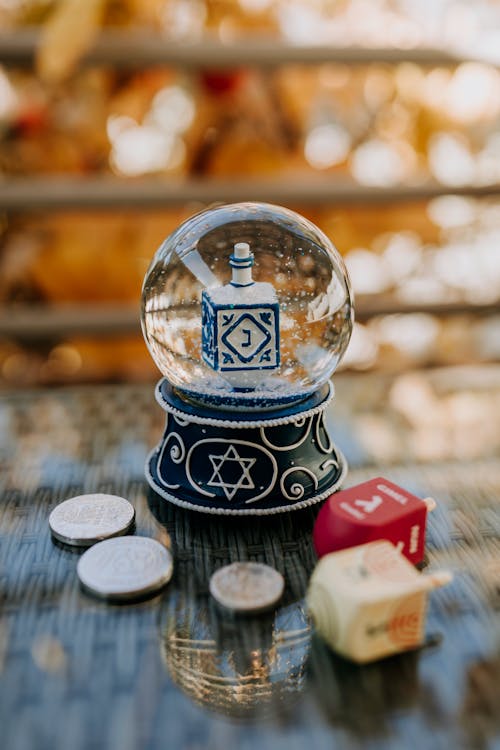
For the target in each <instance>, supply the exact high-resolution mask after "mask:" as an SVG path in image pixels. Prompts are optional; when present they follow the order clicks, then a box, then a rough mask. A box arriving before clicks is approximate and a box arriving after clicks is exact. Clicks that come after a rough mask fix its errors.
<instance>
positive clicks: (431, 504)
mask: <svg viewBox="0 0 500 750" xmlns="http://www.w3.org/2000/svg"><path fill="white" fill-rule="evenodd" d="M422 502H423V503H425V505H426V506H427V513H432V511H433V510H436V507H437V503H436V501H435V500H434V498H433V497H424V499H423V500H422Z"/></svg>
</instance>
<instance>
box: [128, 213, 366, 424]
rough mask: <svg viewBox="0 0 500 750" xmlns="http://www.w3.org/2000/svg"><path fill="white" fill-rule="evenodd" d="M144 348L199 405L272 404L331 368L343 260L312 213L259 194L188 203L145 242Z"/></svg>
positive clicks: (349, 314)
mask: <svg viewBox="0 0 500 750" xmlns="http://www.w3.org/2000/svg"><path fill="white" fill-rule="evenodd" d="M141 323H142V328H143V333H144V338H145V340H146V343H147V345H148V348H149V351H150V353H151V355H152V357H153V359H154V361H155V363H156V365H157V366H158V368H159V370H160V371H161V373H162V374H163V375H164V376H165V378H166V379H167V381H168V382H169V383H170V384H171V386H172V387H173V388H174V390H175V392H176V393H178V394H179V395H180V397H181V398H183V399H184V400H186V401H187V402H189V403H192V404H198V405H200V406H202V407H204V408H206V407H208V408H215V409H217V408H219V409H220V408H223V409H228V410H235V411H242V410H245V411H246V410H248V409H253V410H262V411H265V410H275V409H279V408H281V407H285V406H290V405H292V404H294V403H299V402H301V401H303V400H305V399H307V398H308V397H309V396H311V394H313V393H314V392H316V391H318V389H320V388H321V387H322V386H324V385H325V383H327V381H328V380H329V378H330V377H331V375H332V374H333V373H334V372H335V370H336V368H337V366H338V364H339V362H340V360H341V358H342V356H343V354H344V352H345V350H346V348H347V345H348V343H349V339H350V336H351V331H352V324H353V301H352V294H351V290H350V284H349V279H348V275H347V270H346V268H345V265H344V262H343V260H342V258H341V256H340V255H339V253H338V252H337V250H336V249H335V247H334V246H333V244H332V242H331V241H330V240H329V239H328V237H326V236H325V235H324V234H323V233H322V232H321V231H320V230H319V229H318V228H317V227H316V226H315V225H314V224H312V223H311V222H310V221H308V220H306V219H305V218H303V217H302V216H300V215H299V214H297V213H295V212H293V211H290V210H288V209H285V208H282V207H279V206H274V205H269V204H265V203H237V204H230V205H221V206H217V207H215V208H211V209H208V210H205V211H202V212H201V213H198V214H196V215H195V216H193V217H191V218H190V219H188V220H187V221H185V222H184V223H183V224H182V225H181V226H180V227H178V229H177V230H175V231H174V232H173V233H172V234H171V235H170V236H169V237H167V239H166V240H165V241H164V243H163V244H162V245H161V247H160V248H159V249H158V251H157V252H156V254H155V256H154V258H153V260H152V262H151V265H150V267H149V270H148V272H147V274H146V277H145V280H144V286H143V291H142V305H141Z"/></svg>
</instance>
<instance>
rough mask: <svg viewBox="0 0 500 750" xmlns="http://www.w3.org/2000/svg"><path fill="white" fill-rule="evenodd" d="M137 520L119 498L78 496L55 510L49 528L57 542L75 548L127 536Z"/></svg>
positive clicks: (96, 495) (51, 515) (123, 500)
mask: <svg viewBox="0 0 500 750" xmlns="http://www.w3.org/2000/svg"><path fill="white" fill-rule="evenodd" d="M134 517H135V511H134V508H133V506H132V505H131V504H130V503H129V501H128V500H125V498H123V497H117V496H116V495H103V494H95V495H79V496H78V497H71V498H70V499H69V500H65V501H64V502H63V503H60V505H58V506H57V508H54V510H53V511H52V513H51V514H50V516H49V526H50V530H51V532H52V534H53V535H54V536H55V538H56V539H59V540H60V541H61V542H65V543H66V544H72V545H74V546H76V547H90V546H91V545H92V544H95V543H96V542H100V541H101V540H103V539H108V538H109V537H112V536H120V535H121V534H126V533H127V531H128V530H129V529H130V526H131V525H132V523H133V521H134Z"/></svg>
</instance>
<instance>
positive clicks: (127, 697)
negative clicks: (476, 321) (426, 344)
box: [0, 366, 500, 750]
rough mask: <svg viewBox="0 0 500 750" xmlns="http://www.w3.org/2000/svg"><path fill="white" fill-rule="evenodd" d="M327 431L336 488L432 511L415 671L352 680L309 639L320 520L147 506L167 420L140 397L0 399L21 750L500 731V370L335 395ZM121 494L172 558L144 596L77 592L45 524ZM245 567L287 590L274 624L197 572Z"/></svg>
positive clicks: (412, 378) (412, 740)
mask: <svg viewBox="0 0 500 750" xmlns="http://www.w3.org/2000/svg"><path fill="white" fill-rule="evenodd" d="M336 389H337V399H336V403H335V405H334V407H333V408H332V410H331V412H330V415H329V419H330V421H331V426H332V430H333V433H334V438H335V440H336V441H337V442H338V444H339V445H340V446H341V447H342V450H343V451H344V452H345V454H346V456H347V458H348V460H349V463H350V467H351V469H350V473H349V475H348V480H347V484H348V485H350V484H354V483H356V482H358V481H363V480H364V479H367V478H370V477H372V476H376V475H383V476H386V477H387V478H389V479H392V480H393V481H395V482H398V483H400V484H402V485H403V486H405V487H407V488H408V489H409V490H411V491H413V492H416V493H417V494H420V495H421V496H424V495H432V496H434V497H435V498H436V500H437V501H438V508H437V509H436V511H435V512H434V513H433V514H432V515H431V516H430V518H429V527H428V534H427V560H426V564H427V566H428V568H429V569H432V568H434V567H435V568H438V567H447V568H450V569H451V570H452V571H453V572H454V574H455V578H454V581H453V583H452V584H451V585H450V586H449V587H447V588H445V589H442V590H439V591H436V592H434V593H433V595H432V597H431V601H430V609H429V616H428V623H427V634H428V639H427V643H426V645H425V647H424V648H422V649H421V650H420V651H418V652H413V653H406V654H402V655H400V656H396V657H393V658H391V659H386V660H384V661H381V662H378V663H375V664H372V665H366V666H357V665H353V664H350V663H349V662H347V661H345V660H343V659H341V658H339V657H336V656H335V655H334V654H333V653H332V652H331V651H330V650H329V649H328V648H327V646H326V645H325V644H324V643H323V642H322V641H321V639H320V638H318V636H316V635H315V634H314V633H313V631H312V629H311V627H310V623H309V620H308V617H307V612H306V609H305V604H304V597H305V592H306V589H307V581H308V578H309V575H310V573H311V571H312V568H313V567H314V564H315V555H314V551H313V549H312V545H311V537H310V532H311V528H312V524H313V523H314V519H315V516H316V513H317V509H309V510H308V511H301V512H297V513H290V514H284V515H280V516H276V517H271V518H268V519H265V518H258V519H253V520H252V519H244V520H238V519H227V518H225V519H217V518H207V517H205V516H203V515H202V514H197V513H188V512H185V511H182V510H181V509H178V508H175V507H174V506H170V505H169V504H167V503H165V502H164V501H162V500H161V499H159V498H158V497H157V496H155V495H154V494H153V493H152V492H150V491H148V490H147V486H146V483H145V481H144V478H143V462H144V459H145V456H146V453H147V451H148V449H149V448H150V447H151V446H152V445H153V444H154V443H155V442H156V441H157V439H158V437H159V435H160V433H161V430H162V420H163V414H162V413H161V410H160V409H159V408H158V407H157V405H156V404H155V403H154V398H153V389H152V388H149V387H146V386H103V387H83V388H70V389H59V390H50V391H49V390H45V391H33V392H27V393H20V392H17V393H15V394H11V395H8V394H7V395H5V396H4V397H3V398H2V399H1V401H0V424H1V425H2V429H1V431H0V470H1V471H0V482H1V487H2V495H1V504H0V693H1V700H0V726H1V727H2V734H3V735H4V739H5V743H6V744H5V747H6V748H8V750H17V749H18V748H19V749H20V750H21V748H37V750H38V749H39V748H40V749H41V750H45V748H47V750H57V749H58V748H63V747H64V748H67V747H71V748H88V747H106V748H113V749H114V748H124V747H126V748H163V747H172V748H176V749H177V748H179V750H184V749H186V750H187V748H190V749H194V748H210V750H212V749H213V750H216V749H217V750H219V749H220V748H224V747H228V748H232V747H238V748H253V747H259V748H264V749H267V748H269V749H270V748H272V749H273V750H274V749H275V748H285V747H286V748H288V747H290V748H293V747H304V746H306V747H308V748H309V747H310V748H311V749H313V750H314V749H315V748H319V749H322V748H329V747H333V746H335V747H337V746H338V747H350V748H352V747H359V746H363V747H365V746H366V747H384V748H398V749H399V748H401V747H406V746H408V747H429V748H433V747H441V746H445V745H446V746H449V747H453V748H459V747H477V748H487V747H489V746H490V743H493V742H495V739H498V733H499V731H500V727H499V723H498V715H497V713H498V712H497V702H498V694H499V692H498V691H499V687H500V663H499V658H500V657H499V646H500V638H499V620H498V609H499V590H500V555H499V551H500V545H499V533H498V532H499V526H498V510H497V507H498V506H497V502H498V501H497V498H498V497H499V488H500V468H499V465H498V463H497V456H498V452H499V447H500V426H499V420H498V412H499V409H498V407H499V404H500V368H498V367H494V366H492V367H488V368H486V367H482V368H479V369H477V368H474V369H462V368H460V369H459V368H454V369H448V370H440V371H429V372H413V373H406V374H404V375H400V376H398V377H396V378H388V377H384V376H377V375H371V374H370V375H359V376H356V377H353V376H350V377H346V376H340V377H338V378H337V379H336ZM95 491H101V492H110V493H114V494H119V495H123V496H125V497H128V498H129V499H130V500H131V501H132V502H133V504H134V505H135V508H136V512H137V529H136V533H137V534H143V535H150V536H154V537H156V538H158V539H160V540H161V541H163V542H165V543H166V544H168V545H169V546H170V548H171V549H172V552H173V554H174V559H175V573H174V577H173V579H172V581H171V582H170V584H169V586H168V587H167V588H166V589H165V591H164V592H162V593H161V594H160V595H159V596H157V597H155V598H154V599H152V600H150V601H146V602H141V603H137V604H133V605H125V606H118V605H109V604H106V603H105V602H100V601H97V600H94V599H92V598H90V597H89V596H87V595H85V594H84V593H82V592H81V591H80V589H79V586H78V581H77V578H76V562H77V560H78V555H79V554H80V553H79V552H78V551H77V552H75V551H73V550H71V549H70V548H67V547H65V546H64V545H56V544H54V543H53V542H52V540H51V538H50V535H49V530H48V525H47V518H48V515H49V512H50V510H51V509H52V508H53V507H54V506H55V505H56V504H57V503H58V502H60V501H61V500H63V499H65V498H67V497H69V496H71V495H77V494H81V493H83V492H95ZM245 559H250V560H256V561H260V562H266V563H268V564H271V565H273V566H275V567H276V568H277V569H278V570H280V571H281V572H282V573H283V575H284V576H285V580H286V589H285V593H284V597H283V599H282V601H281V602H280V604H279V606H278V607H277V609H276V611H275V612H271V613H268V614H266V615H263V616H260V617H257V616H251V617H245V618H242V617H235V616H232V615H231V614H230V613H227V612H225V611H223V610H222V609H220V608H219V607H218V606H217V605H216V604H215V602H214V601H213V600H212V599H211V597H210V595H209V591H208V581H209V577H210V575H211V573H212V572H213V571H214V570H215V569H217V568H218V567H221V566H222V565H224V564H226V563H228V562H230V561H234V560H245Z"/></svg>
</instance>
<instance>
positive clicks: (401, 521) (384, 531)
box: [313, 477, 436, 565]
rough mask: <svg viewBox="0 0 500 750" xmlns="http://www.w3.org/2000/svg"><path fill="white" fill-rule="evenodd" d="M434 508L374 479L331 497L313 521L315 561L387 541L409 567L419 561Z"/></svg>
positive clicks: (406, 491)
mask: <svg viewBox="0 0 500 750" xmlns="http://www.w3.org/2000/svg"><path fill="white" fill-rule="evenodd" d="M435 506H436V503H435V501H434V500H433V499H432V498H430V497H427V498H424V499H420V498H419V497H417V496H416V495H413V494H412V493H411V492H408V490H406V489H404V488H403V487H400V486H399V485H397V484H394V483H393V482H390V481H389V480H388V479H384V478H383V477H377V478H375V479H371V480H370V481H369V482H363V483H362V484H357V485H355V486H354V487H349V488H348V489H346V490H342V491H341V492H337V493H336V494H335V495H332V497H330V498H329V499H328V500H327V501H326V503H325V504H324V505H323V507H322V508H321V510H320V512H319V513H318V517H317V519H316V522H315V525H314V530H313V539H314V546H315V549H316V552H317V554H318V557H322V556H323V555H326V554H328V553H330V552H336V551H338V550H341V549H346V548H347V547H355V546H357V545H359V544H364V543H366V542H373V541H376V540H378V539H387V540H388V541H390V542H392V543H393V544H394V545H395V546H396V547H397V548H398V549H399V551H400V552H401V553H402V554H403V555H404V556H405V557H406V558H408V560H410V562H412V563H413V564H415V565H416V564H417V563H419V562H421V561H422V560H423V557H424V551H425V531H426V523H427V513H428V512H429V511H432V510H433V509H434V508H435Z"/></svg>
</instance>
